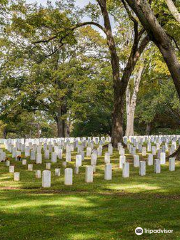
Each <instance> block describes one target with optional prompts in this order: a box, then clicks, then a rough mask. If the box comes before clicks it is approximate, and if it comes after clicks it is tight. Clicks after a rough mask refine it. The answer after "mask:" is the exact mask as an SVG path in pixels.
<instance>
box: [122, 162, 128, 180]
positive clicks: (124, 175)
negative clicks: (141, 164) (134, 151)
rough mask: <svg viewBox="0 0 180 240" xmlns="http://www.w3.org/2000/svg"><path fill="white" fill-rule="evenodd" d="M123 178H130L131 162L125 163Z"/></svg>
mask: <svg viewBox="0 0 180 240" xmlns="http://www.w3.org/2000/svg"><path fill="white" fill-rule="evenodd" d="M122 176H123V177H124V178H127V177H129V162H125V163H124V164H123V168H122Z"/></svg>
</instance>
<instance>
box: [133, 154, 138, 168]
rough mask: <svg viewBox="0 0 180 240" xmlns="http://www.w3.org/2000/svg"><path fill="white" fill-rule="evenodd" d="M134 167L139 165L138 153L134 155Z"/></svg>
mask: <svg viewBox="0 0 180 240" xmlns="http://www.w3.org/2000/svg"><path fill="white" fill-rule="evenodd" d="M134 167H139V155H134Z"/></svg>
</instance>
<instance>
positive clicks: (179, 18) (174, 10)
mask: <svg viewBox="0 0 180 240" xmlns="http://www.w3.org/2000/svg"><path fill="white" fill-rule="evenodd" d="M165 1H166V4H167V6H168V8H169V11H170V12H171V14H172V15H173V17H174V18H175V19H176V21H178V22H179V23H180V13H179V12H178V10H177V8H176V6H175V4H174V3H173V1H172V0H165Z"/></svg>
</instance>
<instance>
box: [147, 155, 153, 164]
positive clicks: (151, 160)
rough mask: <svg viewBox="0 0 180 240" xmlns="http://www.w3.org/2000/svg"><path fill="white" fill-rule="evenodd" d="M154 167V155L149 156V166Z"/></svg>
mask: <svg viewBox="0 0 180 240" xmlns="http://www.w3.org/2000/svg"><path fill="white" fill-rule="evenodd" d="M151 165H153V154H148V166H151Z"/></svg>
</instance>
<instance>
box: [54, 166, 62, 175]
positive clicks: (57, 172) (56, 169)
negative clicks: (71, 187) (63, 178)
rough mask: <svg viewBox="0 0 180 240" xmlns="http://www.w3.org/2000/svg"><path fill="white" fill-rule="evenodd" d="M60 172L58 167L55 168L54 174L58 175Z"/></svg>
mask: <svg viewBox="0 0 180 240" xmlns="http://www.w3.org/2000/svg"><path fill="white" fill-rule="evenodd" d="M60 174H61V172H60V168H55V176H58V177H59V176H60Z"/></svg>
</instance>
